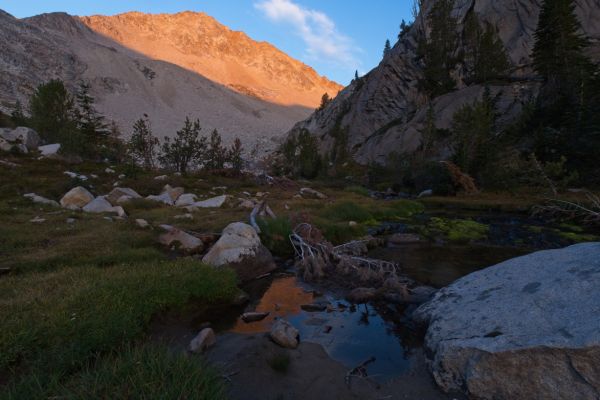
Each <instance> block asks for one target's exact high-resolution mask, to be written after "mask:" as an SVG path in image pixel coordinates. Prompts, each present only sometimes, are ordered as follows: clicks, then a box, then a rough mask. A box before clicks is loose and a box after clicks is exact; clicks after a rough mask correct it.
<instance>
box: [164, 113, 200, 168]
mask: <svg viewBox="0 0 600 400" xmlns="http://www.w3.org/2000/svg"><path fill="white" fill-rule="evenodd" d="M200 130H201V128H200V121H199V120H195V121H193V122H192V121H191V120H190V119H189V117H186V119H185V122H184V125H183V128H181V129H180V130H178V131H177V133H176V134H175V137H174V138H173V139H171V138H169V137H166V136H165V138H164V142H163V145H162V152H161V155H160V156H159V160H160V162H161V163H162V164H163V165H164V166H166V167H167V168H171V169H173V170H175V171H177V172H179V173H182V174H185V173H187V172H188V171H189V170H190V169H191V168H194V167H196V166H198V165H200V164H201V163H202V162H203V161H204V157H205V154H206V138H205V137H201V136H200Z"/></svg>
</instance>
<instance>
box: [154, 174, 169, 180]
mask: <svg viewBox="0 0 600 400" xmlns="http://www.w3.org/2000/svg"><path fill="white" fill-rule="evenodd" d="M167 179H169V177H168V176H167V175H159V176H155V177H154V180H157V181H166V180H167Z"/></svg>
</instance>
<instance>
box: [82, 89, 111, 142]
mask: <svg viewBox="0 0 600 400" xmlns="http://www.w3.org/2000/svg"><path fill="white" fill-rule="evenodd" d="M90 89H91V86H90V85H89V84H88V83H86V82H83V81H82V82H80V84H79V89H78V91H77V95H76V96H75V99H76V102H77V110H76V118H77V126H78V128H79V130H80V131H81V133H83V134H84V135H86V137H87V138H88V139H89V140H91V141H94V142H95V141H97V140H98V136H99V135H106V134H108V130H107V125H106V123H105V120H104V117H103V116H102V115H100V113H98V111H96V107H95V105H94V103H95V99H94V98H93V97H92V95H91V94H90Z"/></svg>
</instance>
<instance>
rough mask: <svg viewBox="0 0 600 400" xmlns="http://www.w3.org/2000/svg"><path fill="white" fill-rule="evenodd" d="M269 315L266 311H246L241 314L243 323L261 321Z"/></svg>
mask: <svg viewBox="0 0 600 400" xmlns="http://www.w3.org/2000/svg"><path fill="white" fill-rule="evenodd" d="M268 316H269V313H268V312H247V313H244V314H242V321H244V322H245V323H250V322H257V321H262V320H263V319H265V318H267V317H268Z"/></svg>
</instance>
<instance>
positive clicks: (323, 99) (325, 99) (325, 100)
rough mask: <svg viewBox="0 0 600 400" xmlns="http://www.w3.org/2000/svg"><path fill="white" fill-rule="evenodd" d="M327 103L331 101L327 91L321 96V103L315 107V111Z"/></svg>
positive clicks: (322, 108) (323, 107)
mask: <svg viewBox="0 0 600 400" xmlns="http://www.w3.org/2000/svg"><path fill="white" fill-rule="evenodd" d="M329 103H331V97H329V94H328V93H324V94H323V96H321V104H320V105H319V108H317V111H322V110H324V109H325V107H327V106H328V105H329Z"/></svg>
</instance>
